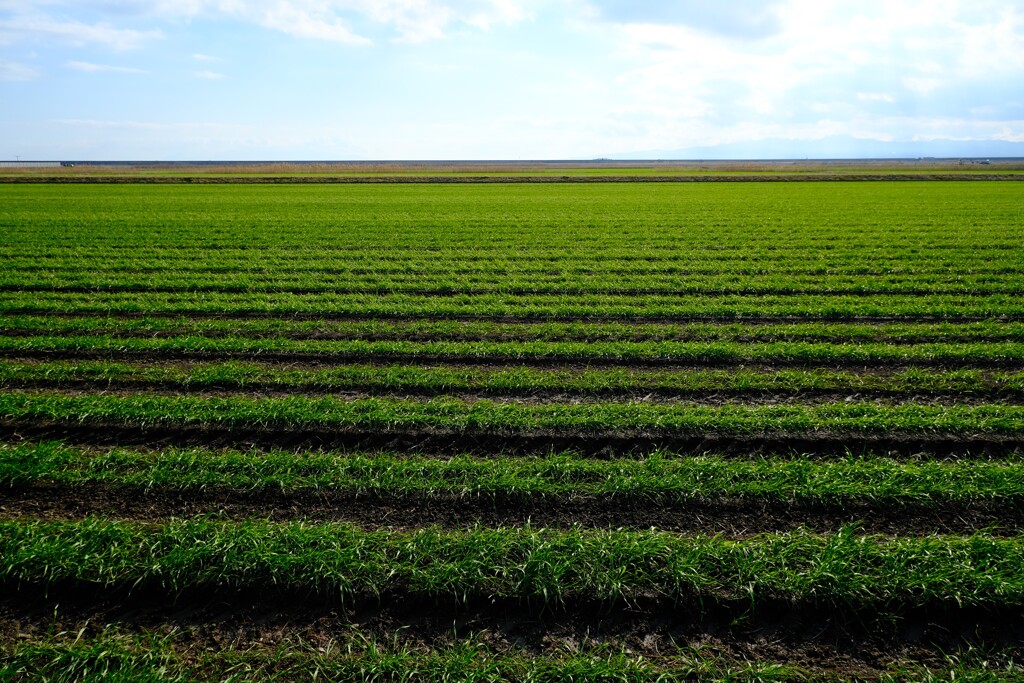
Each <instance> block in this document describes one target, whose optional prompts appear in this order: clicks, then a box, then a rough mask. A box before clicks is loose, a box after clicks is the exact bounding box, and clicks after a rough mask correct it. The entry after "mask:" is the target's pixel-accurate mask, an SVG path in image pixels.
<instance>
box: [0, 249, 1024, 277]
mask: <svg viewBox="0 0 1024 683" xmlns="http://www.w3.org/2000/svg"><path fill="white" fill-rule="evenodd" d="M221 251H224V250H221ZM240 251H241V253H239V254H238V255H235V256H226V255H223V254H218V256H219V258H216V259H214V258H213V257H212V256H211V255H209V254H205V255H204V254H202V253H201V252H196V251H194V250H176V249H175V250H168V252H167V253H161V254H159V255H152V256H147V254H146V253H145V252H144V251H141V252H136V251H133V252H132V253H131V254H130V255H127V256H124V257H122V258H115V257H111V256H110V255H109V253H108V252H106V251H104V252H103V253H100V254H95V255H94V254H90V253H89V252H84V253H72V254H70V255H69V254H68V253H67V251H66V250H61V251H60V252H59V255H58V254H50V253H49V252H47V251H43V252H40V253H38V254H24V253H22V252H20V251H19V252H16V253H10V254H8V255H4V254H3V252H4V249H3V248H0V273H2V274H3V275H5V276H7V277H14V276H22V277H26V276H27V277H45V278H47V279H57V278H67V277H73V276H81V275H82V274H83V273H85V272H88V273H90V274H93V275H125V274H132V275H147V274H174V275H176V276H178V277H187V276H199V275H201V276H203V279H204V280H205V279H207V278H208V277H211V276H213V277H217V276H225V275H234V276H239V277H260V276H264V277H265V276H268V275H276V276H279V277H285V278H290V279H298V278H301V277H303V276H306V277H308V276H311V275H324V276H332V277H333V276H344V277H346V278H347V277H378V278H384V277H406V278H413V277H416V278H428V277H458V278H465V277H474V278H481V277H496V276H502V275H509V276H513V277H516V278H523V277H527V276H547V277H554V276H563V277H572V278H597V277H611V278H626V277H675V278H685V277H697V276H705V277H707V276H725V275H728V276H732V277H752V276H776V277H800V278H806V277H840V278H848V277H855V276H860V277H886V278H897V277H903V278H915V279H921V280H928V281H931V280H938V279H939V277H940V276H945V277H946V278H947V279H948V278H950V276H953V277H961V276H968V277H971V278H975V279H978V280H980V281H982V282H984V281H986V280H987V279H989V278H996V277H998V276H1011V277H1014V276H1018V277H1019V276H1021V275H1024V265H1022V264H1021V261H1020V259H1019V258H1017V257H1016V256H1007V255H1006V254H1004V253H1003V252H1002V251H1000V252H999V253H995V254H985V255H984V256H985V257H986V258H983V257H982V255H979V254H977V253H976V252H974V253H972V254H970V255H969V256H968V255H966V254H965V255H964V256H962V257H959V258H953V257H950V256H949V255H946V257H945V258H943V257H942V256H941V255H938V256H935V257H932V255H929V261H928V263H927V264H920V263H918V262H917V261H916V259H917V258H920V253H919V252H914V253H912V254H908V255H907V256H905V257H904V258H899V257H897V256H893V255H889V256H887V257H885V258H876V259H872V260H871V261H870V263H868V264H865V263H864V262H863V260H861V261H858V260H857V259H856V258H854V255H852V254H851V255H850V256H849V258H839V257H838V255H832V256H830V257H829V258H827V259H823V258H822V257H821V256H820V255H818V256H817V258H815V259H813V260H811V259H809V258H808V257H809V254H806V253H802V252H788V253H786V254H774V253H773V254H771V255H766V256H764V257H757V256H736V255H729V256H726V255H724V254H723V255H721V256H720V257H719V258H712V256H711V255H707V254H703V255H688V256H670V255H662V256H660V257H654V256H647V257H643V256H640V255H636V256H634V257H629V256H615V257H612V256H609V257H605V258H599V257H595V256H594V255H593V254H590V255H586V256H584V255H576V256H574V255H572V254H566V255H564V256H562V257H558V256H553V255H551V254H550V253H549V252H544V253H538V254H524V255H523V256H521V257H517V258H512V259H509V258H502V257H499V256H495V257H493V258H485V257H482V256H473V255H470V256H465V257H460V256H456V255H454V254H434V255H430V256H427V257H424V256H421V255H414V254H404V255H402V254H386V253H385V254H382V253H381V252H366V253H364V252H353V253H351V254H346V256H344V257H339V256H336V255H333V254H332V252H331V251H330V250H328V249H320V250H316V251H311V252H308V253H299V254H294V255H293V254H291V252H290V251H288V250H280V251H279V250H274V251H269V250H267V251H260V250H240Z"/></svg>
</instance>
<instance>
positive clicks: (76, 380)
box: [0, 361, 1024, 400]
mask: <svg viewBox="0 0 1024 683" xmlns="http://www.w3.org/2000/svg"><path fill="white" fill-rule="evenodd" d="M82 384H88V385H92V386H94V387H95V388H96V389H102V388H105V387H118V386H124V387H138V388H144V387H147V386H148V387H161V388H178V389H181V390H204V389H235V390H246V389H263V390H274V391H286V390H287V391H293V392H304V391H307V392H308V391H343V390H350V391H372V392H394V393H426V394H441V393H446V392H456V393H460V392H461V393H482V394H499V395H508V396H523V395H527V396H528V395H532V394H543V393H571V394H582V395H588V394H590V395H607V394H632V395H636V396H643V395H645V394H651V393H653V394H658V395H678V396H687V395H695V394H712V395H714V394H716V393H725V394H740V395H742V394H750V395H761V394H765V393H771V394H775V395H782V396H785V395H792V394H800V393H826V392H827V393H836V394H846V395H851V394H864V393H868V394H871V393H874V394H882V395H906V396H921V395H928V396H937V395H939V396H941V395H947V396H961V397H965V398H966V397H973V396H1001V397H1002V398H1003V399H1004V400H1005V399H1009V398H1018V399H1019V398H1020V397H1024V372H1002V371H998V370H992V371H980V370H973V369H966V370H963V369H961V370H948V369H943V370H932V369H928V368H913V369H909V370H897V371H894V372H890V373H884V372H883V373H878V372H874V373H872V372H864V371H858V372H844V371H840V370H832V369H813V370H802V369H792V370H779V369H757V368H742V369H735V370H734V369H729V370H725V369H722V370H714V369H672V370H659V369H637V368H606V369H601V368H573V369H563V368H535V367H521V366H520V367H515V366H511V367H488V366H476V367H473V366H465V367H459V366H453V367H445V366H438V367H431V366H424V365H419V364H417V365H401V364H396V365H361V364H353V365H340V366H336V367H326V368H324V367H313V368H296V367H294V366H292V365H287V366H280V365H271V364H261V363H253V362H243V361H227V362H198V363H197V362H190V363H188V364H187V365H174V364H141V365H138V364H127V363H122V362H113V361H82V362H74V361H40V362H14V361H0V386H8V387H14V386H33V385H45V386H79V385H82Z"/></svg>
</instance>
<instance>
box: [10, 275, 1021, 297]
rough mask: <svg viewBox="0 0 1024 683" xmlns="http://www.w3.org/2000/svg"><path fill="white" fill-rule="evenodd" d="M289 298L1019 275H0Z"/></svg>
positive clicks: (940, 282) (1011, 286)
mask: <svg viewBox="0 0 1024 683" xmlns="http://www.w3.org/2000/svg"><path fill="white" fill-rule="evenodd" d="M82 290H89V291H95V292H97V293H104V292H126V291H137V292H164V291H168V292H173V291H180V292H291V293H319V292H323V293H330V292H334V293H341V292H345V293H351V294H367V293H376V292H381V293H383V292H408V293H417V292H443V293H448V294H487V293H508V294H563V293H578V294H602V293H610V294H614V293H621V292H626V293H631V294H632V293H635V294H636V295H638V296H642V295H649V294H654V295H657V294H673V295H680V296H683V295H692V294H702V295H714V296H724V295H729V294H748V295H763V294H776V295H781V294H788V295H796V294H804V295H824V294H833V295H859V296H872V295H882V294H886V295H920V296H937V295H948V294H953V293H962V294H971V295H974V296H982V295H996V294H1020V293H1022V292H1024V277H1019V278H1018V277H1011V276H1005V275H1001V276H1000V275H994V276H993V275H984V276H967V275H961V276H958V277H956V278H950V277H949V276H948V275H934V276H918V275H915V276H878V277H870V278H867V277H864V276H861V275H853V276H843V277H836V276H821V275H807V276H780V275H774V274H772V275H753V276H736V275H717V276H715V275H696V276H666V275H651V274H643V275H638V276H633V277H622V276H606V275H601V276H597V277H590V276H580V275H572V274H570V275H549V274H532V275H523V276H516V275H513V274H509V273H493V274H490V275H485V276H453V275H439V274H426V275H414V276H378V275H344V276H329V275H326V274H324V273H309V274H305V275H303V276H300V277H294V276H291V277H289V276H282V275H279V274H273V275H244V274H240V273H233V274H217V275H209V274H205V275H195V274H184V275H182V274H178V273H174V272H166V271H165V272H161V273H157V274H149V275H140V274H135V273H117V274H111V275H108V276H105V277H101V276H99V275H97V274H96V273H93V272H90V271H80V272H78V273H71V274H69V273H59V274H54V275H51V276H43V275H41V274H29V275H26V274H23V273H12V274H10V275H6V276H4V275H0V291H25V292H36V291H38V292H51V291H52V292H77V291H82Z"/></svg>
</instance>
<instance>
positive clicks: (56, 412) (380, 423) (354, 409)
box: [0, 390, 1024, 435]
mask: <svg viewBox="0 0 1024 683" xmlns="http://www.w3.org/2000/svg"><path fill="white" fill-rule="evenodd" d="M0 417H2V418H7V419H11V420H21V421H53V420H56V421H60V422H71V423H79V424H83V425H104V426H109V425H125V426H139V427H170V428H175V427H194V426H209V427H219V428H229V429H230V428H237V429H262V428H267V429H328V430H330V429H347V428H351V429H367V430H374V431H384V432H387V431H390V430H409V429H413V430H416V429H427V430H429V429H440V430H445V431H453V432H456V433H467V434H472V433H477V432H490V431H498V432H507V433H511V434H515V433H519V432H532V431H549V430H550V431H556V432H557V431H568V432H570V433H588V434H594V435H604V434H609V433H616V432H644V433H653V434H659V435H672V434H698V433H704V432H715V433H721V434H731V435H756V434H761V433H766V432H767V433H782V434H814V433H820V432H840V433H856V434H861V433H864V434H885V433H891V432H897V433H906V434H991V435H1021V434H1024V406H1013V405H1004V404H997V403H993V404H983V405H918V404H913V403H897V404H893V405H885V404H880V403H823V404H793V405H722V406H710V405H699V404H685V403H678V404H657V403H643V402H630V403H613V402H603V403H596V402H595V403H579V404H572V403H543V404H522V403H501V402H495V401H489V400H479V401H464V400H459V399H454V398H434V399H430V400H424V401H411V400H402V399H393V398H383V397H381V398H375V397H374V398H360V399H352V400H344V399H340V398H335V397H331V396H323V397H317V398H310V397H303V396H286V397H283V398H249V397H244V396H233V397H210V396H195V395H184V396H161V395H152V394H147V393H136V394H125V395H114V394H97V395H88V394H86V395H74V394H61V393H56V392H38V391H18V390H8V391H6V392H4V393H3V394H0Z"/></svg>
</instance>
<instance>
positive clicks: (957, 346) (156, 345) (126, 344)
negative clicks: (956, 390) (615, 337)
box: [0, 335, 1024, 365]
mask: <svg viewBox="0 0 1024 683" xmlns="http://www.w3.org/2000/svg"><path fill="white" fill-rule="evenodd" d="M0 352H2V353H6V354H9V355H17V354H18V353H29V352H35V353H38V352H60V353H75V352H89V353H110V354H118V353H145V354H161V353H163V354H173V353H178V354H190V355H191V354H195V355H200V356H201V355H202V354H204V353H228V354H240V355H245V356H247V357H250V358H251V357H257V358H258V357H259V354H261V353H285V354H310V355H322V356H324V357H332V356H333V357H335V358H336V359H343V358H348V359H354V358H364V357H370V356H381V357H388V358H410V359H415V358H437V359H445V358H450V359H460V360H461V359H465V360H481V361H482V360H495V361H517V360H529V359H537V360H552V361H563V362H571V361H581V362H585V361H614V362H630V361H634V362H660V363H679V364H685V363H698V364H699V363H726V364H729V363H778V362H784V363H806V364H822V365H828V364H830V363H845V364H850V363H856V364H861V363H863V364H866V365H867V364H875V363H878V364H889V365H898V364H915V363H933V364H935V363H948V364H963V365H969V364H972V363H999V364H1019V363H1021V362H1022V361H1024V342H992V343H986V342H965V343H961V342H954V343H929V344H916V345H905V344H885V343H877V342H865V343H839V344H833V343H827V342H762V343H758V342H754V343H749V344H747V343H742V342H728V341H722V342H678V341H649V342H630V341H613V342H586V341H578V342H546V341H480V342H476V341H468V342H462V341H436V342H434V341H401V340H398V341H363V340H318V339H282V338H251V337H236V336H223V337H203V336H185V337H179V338H175V337H158V338H141V337H120V336H114V335H95V336H92V335H90V336H86V335H82V336H63V335H62V336H42V335H40V336H32V337H25V336H14V337H6V336H0Z"/></svg>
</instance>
